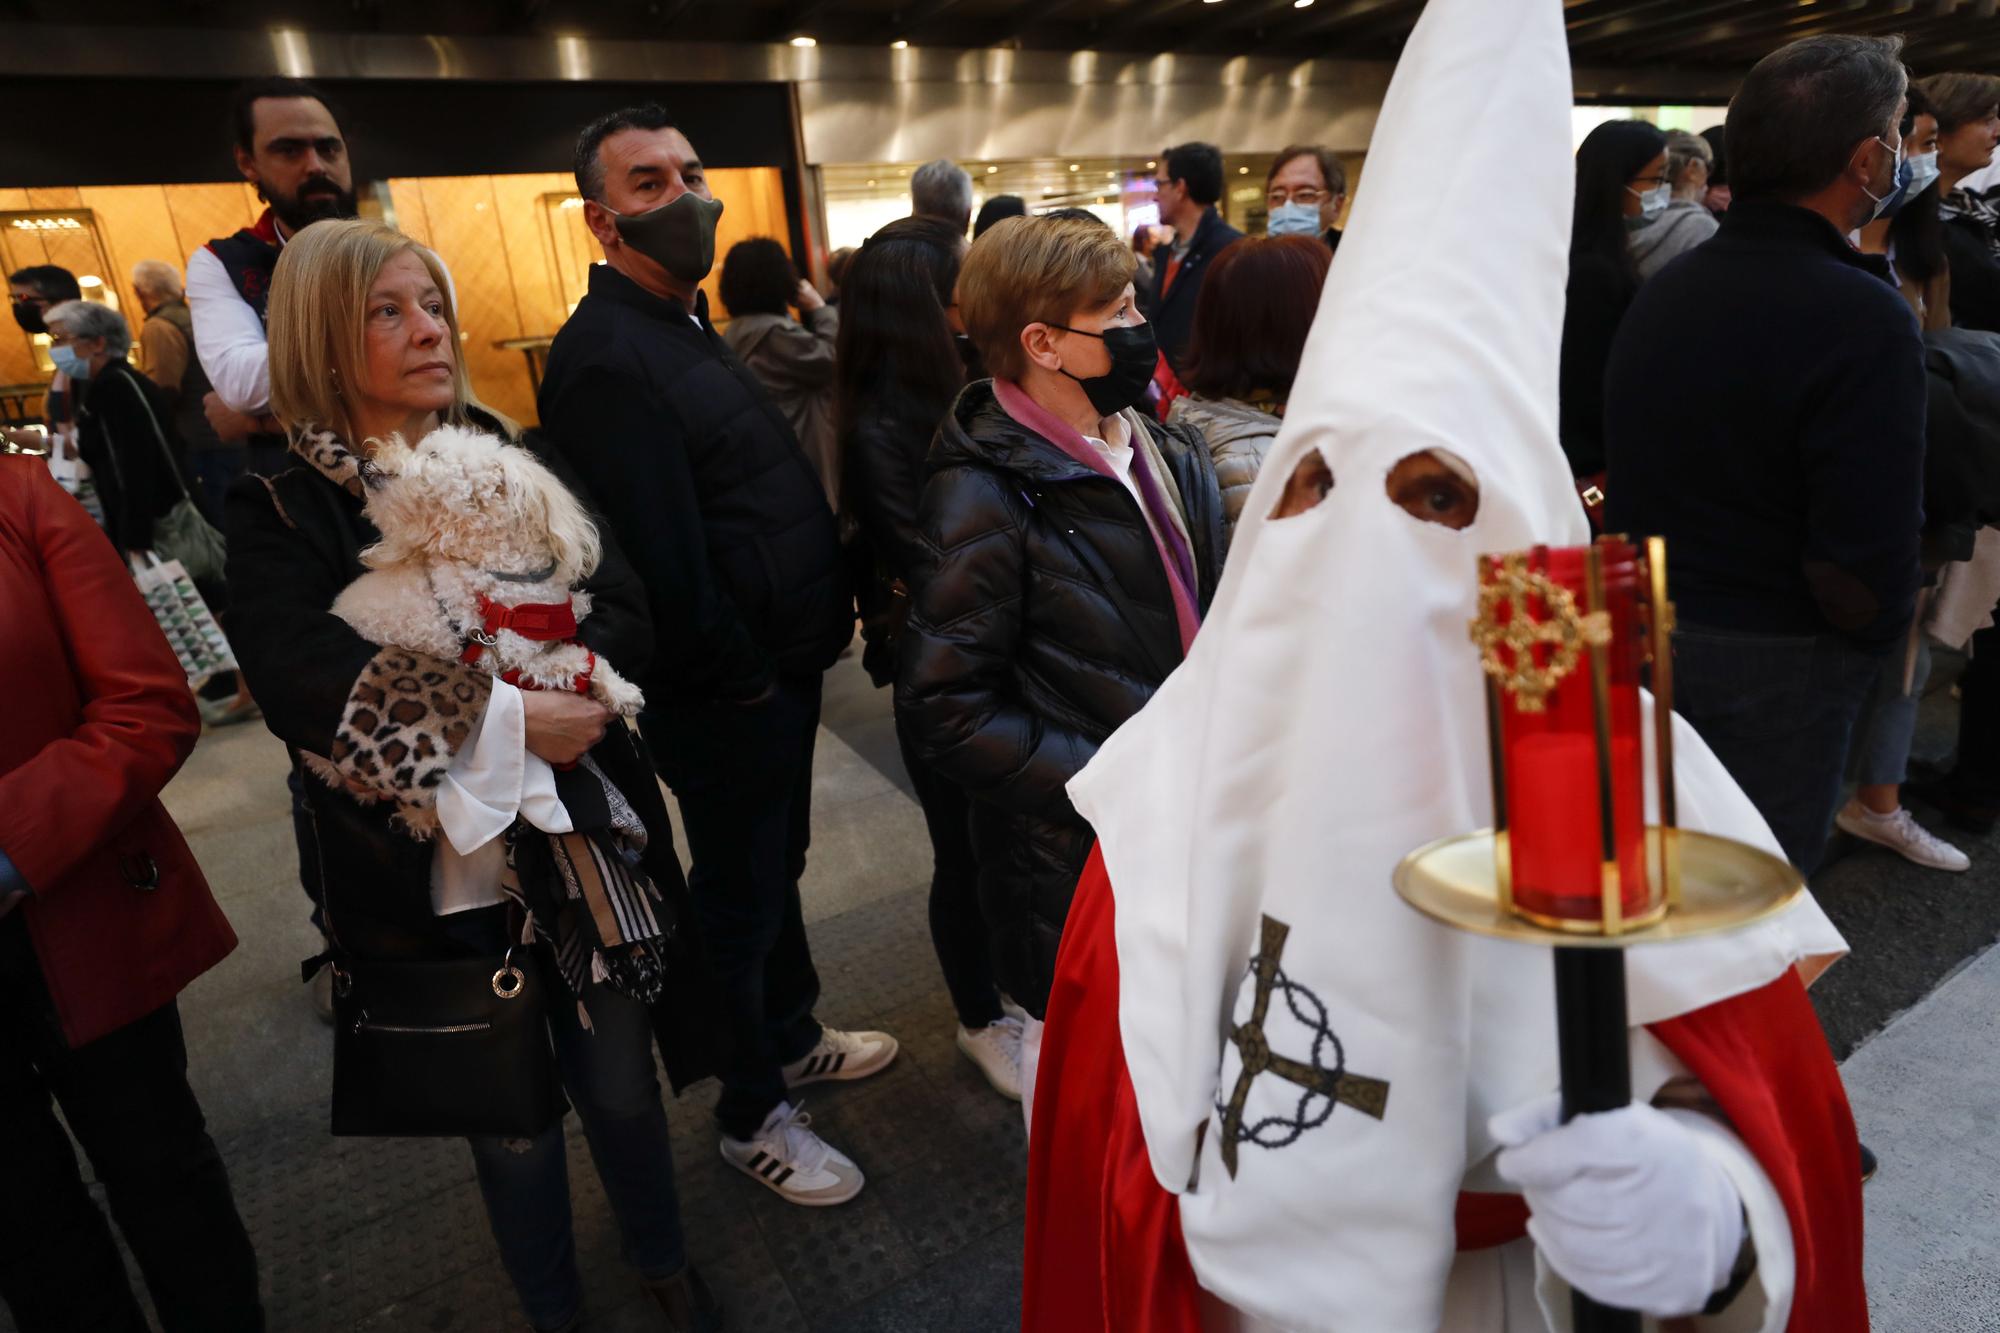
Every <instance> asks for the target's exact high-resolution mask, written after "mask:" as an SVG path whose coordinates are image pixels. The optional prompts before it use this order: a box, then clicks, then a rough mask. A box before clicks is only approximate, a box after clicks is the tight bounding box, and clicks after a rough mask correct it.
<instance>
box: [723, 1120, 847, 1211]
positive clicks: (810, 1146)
mask: <svg viewBox="0 0 2000 1333" xmlns="http://www.w3.org/2000/svg"><path fill="white" fill-rule="evenodd" d="M722 1160H723V1161H725V1162H727V1163H729V1164H730V1165H731V1166H733V1167H735V1168H736V1169H737V1170H738V1171H741V1172H742V1173H743V1174H744V1175H746V1176H749V1177H750V1178H751V1179H753V1180H755V1181H757V1182H758V1183H759V1184H761V1185H765V1186H767V1187H769V1188H770V1190H771V1191H772V1192H773V1193H775V1194H776V1195H778V1197H780V1198H782V1199H785V1200H787V1201H789V1202H791V1203H796V1204H803V1205H805V1206H806V1207H808V1208H824V1207H827V1206H829V1205H831V1204H836V1203H846V1202H847V1201H848V1200H849V1199H851V1198H853V1197H854V1196H855V1195H857V1194H859V1193H861V1186H862V1184H863V1178H862V1175H861V1168H860V1167H858V1166H856V1165H855V1164H854V1162H853V1161H852V1159H850V1158H849V1157H848V1156H847V1155H846V1154H845V1153H842V1152H840V1151H838V1150H836V1149H835V1148H834V1147H833V1146H832V1145H830V1144H829V1143H827V1141H826V1140H825V1139H822V1138H821V1137H820V1136H819V1135H817V1134H815V1133H813V1132H812V1117H811V1116H809V1115H807V1114H806V1113H805V1111H804V1109H803V1108H794V1107H793V1106H792V1105H791V1104H790V1103H789V1102H780V1103H778V1105H777V1107H776V1108H775V1109H774V1110H772V1112H771V1114H770V1115H768V1116H766V1117H765V1119H764V1123H763V1125H762V1126H761V1127H760V1128H759V1129H758V1130H757V1132H756V1133H755V1134H753V1135H751V1136H750V1137H749V1138H747V1139H732V1138H730V1137H729V1136H728V1135H726V1134H725V1135H724V1136H723V1138H722Z"/></svg>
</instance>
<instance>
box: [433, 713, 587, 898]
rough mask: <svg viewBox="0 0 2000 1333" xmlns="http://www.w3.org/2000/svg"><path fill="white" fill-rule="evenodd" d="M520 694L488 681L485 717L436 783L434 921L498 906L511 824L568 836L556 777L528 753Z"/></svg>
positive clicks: (480, 717)
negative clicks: (505, 840)
mask: <svg viewBox="0 0 2000 1333" xmlns="http://www.w3.org/2000/svg"><path fill="white" fill-rule="evenodd" d="M527 722H528V718H527V708H526V706H525V705H524V704H523V702H522V699H521V691H520V690H518V689H516V688H515V687H514V686H512V685H509V684H508V683H507V682H506V681H504V680H500V679H499V678H497V677H496V678H495V679H494V681H493V693H492V695H491V697H490V698H489V699H488V700H487V703H486V711H485V712H484V713H482V714H481V715H480V716H479V717H478V718H477V719H476V720H475V721H474V722H473V724H472V731H471V734H470V735H468V736H467V737H466V738H465V743H464V744H463V745H461V746H460V747H459V749H458V753H457V754H456V755H455V756H454V757H453V758H452V763H451V768H450V769H449V770H448V771H447V772H446V773H445V776H444V781H443V782H441V783H440V784H438V793H437V813H438V827H439V829H440V830H441V832H442V833H443V835H444V836H443V837H442V838H440V839H439V840H438V845H437V851H436V855H435V856H434V857H433V858H432V861H431V907H432V910H433V911H435V912H436V913H437V914H438V915H439V916H445V915H448V914H450V913H452V912H464V911H469V910H471V909H472V908H475V907H489V906H492V905H493V904H494V903H497V902H500V901H501V899H502V897H503V895H502V894H501V892H500V875H501V871H502V870H503V868H504V867H505V864H506V848H505V846H504V844H502V843H501V841H500V835H501V834H503V833H505V832H506V831H507V830H508V829H509V828H510V827H512V826H513V823H514V821H515V819H516V818H520V819H525V820H527V821H528V823H530V824H532V825H534V826H535V827H536V828H538V829H542V830H544V831H545V832H549V833H568V832H569V831H570V830H571V829H572V827H574V826H573V825H572V824H571V823H570V818H569V811H567V810H565V809H564V808H563V803H562V801H561V799H560V798H558V797H557V795H556V780H555V772H554V770H553V769H551V768H550V767H549V765H548V762H547V761H546V760H544V759H542V758H540V757H538V756H536V755H532V754H529V753H528V746H527Z"/></svg>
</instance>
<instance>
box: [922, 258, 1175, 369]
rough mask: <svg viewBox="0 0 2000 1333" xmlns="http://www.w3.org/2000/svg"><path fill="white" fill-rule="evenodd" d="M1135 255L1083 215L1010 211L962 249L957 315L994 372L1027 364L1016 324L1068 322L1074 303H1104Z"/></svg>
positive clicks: (1125, 278)
mask: <svg viewBox="0 0 2000 1333" xmlns="http://www.w3.org/2000/svg"><path fill="white" fill-rule="evenodd" d="M1138 266H1139V261H1138V259H1137V258H1135V257H1134V256H1133V254H1132V249H1131V247H1130V246H1128V245H1126V244H1125V242H1124V241H1123V240H1122V239H1120V237H1119V235H1118V233H1117V232H1115V231H1113V230H1111V228H1109V227H1107V226H1105V225H1104V224H1103V223H1102V222H1095V221H1089V222H1087V221H1085V220H1084V219H1082V218H1008V219H1006V220H1005V221H1003V222H999V223H996V224H994V225H993V226H992V227H990V228H988V229H987V232H986V234H985V235H984V236H981V237H980V238H979V239H978V240H976V241H974V242H973V243H972V248H971V249H970V250H968V251H966V252H965V265H964V267H962V268H960V269H959V271H958V317H959V320H960V321H961V322H962V323H963V324H964V325H965V332H966V336H967V337H969V338H971V339H972V342H973V345H974V346H976V347H977V348H978V349H979V355H980V356H981V358H983V359H984V360H985V362H986V369H987V371H988V372H989V373H990V374H991V375H992V376H993V377H994V378H995V379H1003V380H1018V379H1020V378H1021V376H1022V375H1023V374H1025V373H1026V372H1027V369H1028V354H1027V352H1025V351H1024V350H1022V347H1021V330H1022V329H1025V328H1026V327H1028V325H1030V324H1037V323H1039V324H1067V323H1069V321H1070V320H1071V319H1072V318H1073V317H1074V316H1075V315H1076V313H1077V312H1078V311H1079V310H1090V309H1094V308H1096V307H1098V306H1102V305H1108V304H1110V303H1111V302H1112V301H1115V300H1117V299H1118V294H1119V293H1120V292H1122V291H1124V290H1125V284H1126V283H1128V282H1130V281H1132V274H1133V273H1134V272H1135V271H1137V269H1138Z"/></svg>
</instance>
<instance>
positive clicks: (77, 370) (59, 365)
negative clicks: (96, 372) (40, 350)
mask: <svg viewBox="0 0 2000 1333" xmlns="http://www.w3.org/2000/svg"><path fill="white" fill-rule="evenodd" d="M49 360H51V361H53V362H55V363H56V369H57V370H60V371H61V372H62V373H63V374H65V375H67V376H69V377H70V378H71V379H73V380H87V379H89V378H90V362H89V361H88V360H87V359H85V358H84V357H81V356H78V355H77V352H76V349H75V348H74V347H70V346H67V345H63V346H58V347H51V348H50V349H49Z"/></svg>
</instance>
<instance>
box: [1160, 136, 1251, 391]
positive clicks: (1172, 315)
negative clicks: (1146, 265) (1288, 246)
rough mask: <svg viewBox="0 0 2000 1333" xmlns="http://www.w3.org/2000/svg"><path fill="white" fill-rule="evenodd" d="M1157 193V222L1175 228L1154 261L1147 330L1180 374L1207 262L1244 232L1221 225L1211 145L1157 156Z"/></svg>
mask: <svg viewBox="0 0 2000 1333" xmlns="http://www.w3.org/2000/svg"><path fill="white" fill-rule="evenodd" d="M1154 185H1155V186H1156V187H1157V189H1158V193H1157V194H1156V195H1155V196H1154V197H1155V198H1156V199H1158V200H1159V205H1160V221H1162V222H1164V223H1166V224H1167V225H1168V226H1170V227H1172V228H1173V229H1174V244H1173V249H1172V250H1171V251H1170V252H1169V253H1168V254H1167V255H1165V256H1164V258H1163V257H1162V256H1161V255H1160V254H1158V253H1157V252H1156V253H1155V254H1154V256H1153V266H1154V268H1155V270H1156V272H1155V274H1154V277H1153V301H1152V312H1153V313H1152V316H1151V320H1152V325H1153V334H1154V336H1155V337H1156V338H1157V339H1158V340H1159V344H1160V354H1161V356H1162V357H1164V358H1165V360H1166V363H1167V366H1168V367H1169V368H1170V369H1171V370H1172V371H1173V372H1174V373H1175V374H1179V372H1180V368H1181V361H1182V359H1183V357H1184V355H1185V353H1186V351H1187V343H1188V336H1189V335H1190V334H1191V333H1192V332H1193V331H1194V305H1195V299H1196V298H1197V297H1198V296H1200V295H1201V280H1202V278H1203V277H1204V276H1206V271H1207V267H1208V262H1209V261H1210V260H1212V259H1214V258H1215V257H1216V256H1217V255H1219V254H1221V253H1222V251H1223V249H1224V248H1225V247H1227V246H1229V245H1232V244H1234V243H1235V242H1237V241H1240V240H1242V239H1243V233H1242V232H1240V231H1238V230H1236V228H1234V227H1232V226H1230V225H1229V224H1228V223H1227V222H1224V221H1223V220H1222V214H1221V213H1219V212H1217V211H1216V208H1215V203H1216V200H1218V199H1220V198H1222V150H1221V149H1220V148H1217V147H1216V146H1215V145H1214V144H1212V143H1184V144H1181V145H1179V146H1178V147H1174V148H1169V149H1168V150H1167V151H1166V152H1164V153H1162V154H1160V174H1159V176H1158V177H1157V178H1156V179H1155V181H1154Z"/></svg>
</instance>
